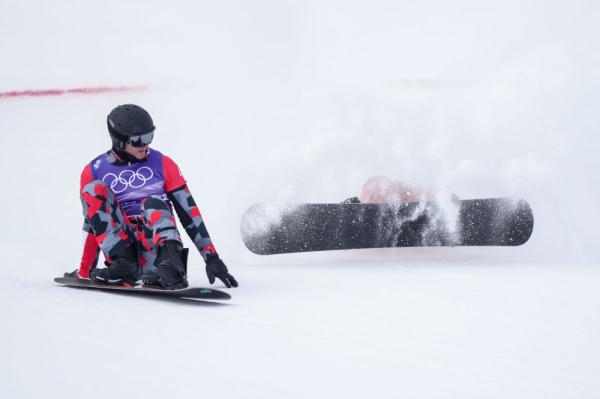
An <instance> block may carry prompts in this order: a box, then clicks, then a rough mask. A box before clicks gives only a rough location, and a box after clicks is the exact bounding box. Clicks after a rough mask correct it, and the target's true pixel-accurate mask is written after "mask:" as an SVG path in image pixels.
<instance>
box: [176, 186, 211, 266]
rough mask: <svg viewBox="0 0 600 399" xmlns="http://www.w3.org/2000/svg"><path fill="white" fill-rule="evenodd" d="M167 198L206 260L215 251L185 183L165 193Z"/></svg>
mask: <svg viewBox="0 0 600 399" xmlns="http://www.w3.org/2000/svg"><path fill="white" fill-rule="evenodd" d="M167 196H168V197H169V200H171V202H172V203H173V206H174V208H175V212H176V213H177V216H178V217H179V220H180V221H181V224H182V225H183V227H184V228H185V231H186V233H187V234H188V236H189V237H190V239H191V240H192V241H193V242H194V245H195V246H196V248H198V251H200V254H201V255H202V258H204V260H205V261H206V259H207V258H208V257H210V256H211V255H216V254H217V251H216V249H215V247H214V245H213V243H212V240H211V238H210V235H209V234H208V230H207V229H206V225H205V224H204V220H203V219H202V215H201V214H200V210H199V209H198V206H197V205H196V202H195V201H194V198H193V197H192V194H191V193H190V190H189V189H188V187H187V185H183V186H182V187H180V188H178V189H176V190H173V191H171V192H169V193H167Z"/></svg>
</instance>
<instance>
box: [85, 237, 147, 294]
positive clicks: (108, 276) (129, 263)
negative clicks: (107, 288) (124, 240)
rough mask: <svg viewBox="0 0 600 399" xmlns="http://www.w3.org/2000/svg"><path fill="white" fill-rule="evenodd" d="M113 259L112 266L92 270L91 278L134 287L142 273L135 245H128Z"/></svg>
mask: <svg viewBox="0 0 600 399" xmlns="http://www.w3.org/2000/svg"><path fill="white" fill-rule="evenodd" d="M111 260H112V263H111V264H110V266H108V267H106V268H104V269H94V270H92V271H91V272H90V279H91V280H92V281H94V282H100V283H106V284H113V285H125V286H127V285H129V286H132V287H133V286H134V285H135V283H136V282H137V281H138V279H139V278H140V275H141V274H142V268H141V267H140V265H139V263H138V256H137V251H136V248H135V246H134V245H130V246H128V247H127V248H125V249H124V250H123V251H121V252H120V253H119V254H118V255H116V256H115V257H113V259H111Z"/></svg>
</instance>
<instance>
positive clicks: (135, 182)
mask: <svg viewBox="0 0 600 399" xmlns="http://www.w3.org/2000/svg"><path fill="white" fill-rule="evenodd" d="M153 177H154V173H153V172H152V169H150V168H149V167H147V166H142V167H141V168H139V169H138V170H136V171H133V170H129V169H127V170H124V171H122V172H121V173H119V176H117V175H115V174H114V173H107V174H105V175H104V177H103V178H102V181H103V182H105V183H106V184H108V185H110V189H111V190H112V192H113V193H115V194H119V193H122V192H123V191H125V190H127V189H128V188H130V187H131V188H140V187H144V186H145V185H146V182H147V181H148V180H150V179H152V178H153Z"/></svg>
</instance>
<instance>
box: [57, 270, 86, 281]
mask: <svg viewBox="0 0 600 399" xmlns="http://www.w3.org/2000/svg"><path fill="white" fill-rule="evenodd" d="M63 277H64V278H74V279H79V280H89V279H90V278H89V277H82V276H81V275H80V274H79V269H75V270H73V271H72V272H66V273H65V274H63Z"/></svg>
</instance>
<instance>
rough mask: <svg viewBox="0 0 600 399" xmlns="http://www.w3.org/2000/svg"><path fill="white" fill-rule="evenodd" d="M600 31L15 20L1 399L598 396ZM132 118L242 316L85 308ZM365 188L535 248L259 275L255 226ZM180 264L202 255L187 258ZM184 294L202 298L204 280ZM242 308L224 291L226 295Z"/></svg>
mask: <svg viewBox="0 0 600 399" xmlns="http://www.w3.org/2000/svg"><path fill="white" fill-rule="evenodd" d="M599 11H600V6H598V4H596V3H594V2H589V1H571V2H547V1H541V0H540V1H508V2H506V1H504V2H470V1H462V0H459V1H455V2H444V1H421V2H413V1H407V0H402V1H370V2H362V1H276V0H272V1H267V0H258V1H251V2H248V1H242V0H239V1H232V0H225V1H219V2H214V1H201V2H191V1H172V2H168V3H167V2H164V1H130V2H123V1H116V0H108V1H102V2H72V1H65V0H59V1H53V2H42V1H33V0H29V1H19V2H18V1H3V2H2V3H1V4H0V37H1V39H0V55H1V57H2V66H1V69H0V70H1V77H2V79H0V91H2V92H4V91H11V90H24V89H47V88H62V89H66V88H72V87H85V86H103V85H110V86H119V85H133V86H138V85H139V86H147V90H146V91H142V92H118V93H112V94H111V93H108V94H95V95H84V94H75V95H64V96H55V97H18V98H0V145H1V147H2V149H3V155H2V157H0V166H1V167H2V170H3V171H4V172H3V190H2V195H1V196H0V207H1V208H0V209H2V210H3V211H2V220H3V229H2V233H1V239H0V251H1V253H2V261H1V262H2V266H3V267H2V270H1V272H0V320H2V322H1V325H2V327H1V328H0V386H2V392H3V394H2V396H3V397H6V398H31V397H57V398H76V397H77V398H79V397H87V398H107V397H137V396H139V395H143V397H145V398H166V397H173V398H175V397H192V396H193V397H205V396H209V395H211V396H213V395H218V396H216V397H219V398H306V397H313V398H315V397H343V398H370V397H380V398H401V397H402V398H452V397H457V398H458V397H460V398H482V397H483V398H567V397H568V398H595V397H598V396H599V395H600V380H599V379H598V374H599V372H600V343H599V342H600V340H599V330H600V313H599V312H598V309H599V308H600V291H599V290H598V285H599V282H600V268H599V265H598V263H599V262H600V252H599V250H598V245H597V243H598V231H597V226H598V224H599V222H600V216H599V213H598V204H599V203H600V189H599V187H600V174H599V173H598V170H600V169H599V167H600V160H599V159H600V158H599V157H598V154H599V153H600V140H599V139H598V131H599V123H598V112H597V104H598V103H600V94H599V93H600V90H599V89H600V87H599V86H600V52H599V51H598V48H600V43H599V39H598V38H599V37H600V32H599V28H598V25H597V20H598V17H599V15H600V13H599ZM123 103H136V104H139V105H142V106H143V107H145V108H146V109H148V110H149V111H150V113H151V114H152V116H153V118H154V121H155V124H156V126H157V131H156V136H155V137H156V138H155V142H154V143H153V146H154V147H155V148H157V149H159V150H161V151H162V152H164V153H166V154H168V155H169V156H171V157H172V158H173V159H174V160H175V161H176V162H177V163H178V164H179V166H180V167H181V169H182V171H183V173H184V175H185V177H186V179H187V181H188V183H189V186H190V188H191V190H192V192H193V194H194V196H195V198H196V200H197V202H198V204H199V206H200V208H201V210H202V212H203V216H204V218H205V221H206V223H207V226H208V229H209V231H210V233H211V235H212V237H213V240H214V242H215V245H216V246H217V249H218V251H219V253H220V254H221V257H222V258H223V259H224V260H225V262H226V263H227V265H228V266H229V268H230V271H231V272H232V273H233V274H234V275H235V276H236V278H237V279H238V281H239V282H240V287H238V288H236V289H232V290H229V292H230V293H231V295H232V296H233V299H232V300H231V301H230V302H228V303H225V304H208V303H190V302H177V301H172V300H161V299H152V298H140V297H131V296H127V295H119V294H110V293H102V292H92V291H81V290H74V289H67V288H62V287H58V286H56V285H54V283H53V282H52V278H53V277H56V276H59V275H62V273H63V272H65V271H71V270H73V269H75V268H76V267H77V266H78V263H79V256H80V248H81V242H80V230H81V224H82V220H83V218H82V214H81V205H80V202H79V196H78V189H79V175H80V173H81V170H82V169H83V167H84V165H85V164H86V163H87V162H89V161H90V160H91V159H92V158H93V157H95V156H96V155H98V154H100V153H101V152H103V151H105V150H106V149H107V148H108V145H109V138H108V134H107V131H106V119H105V118H106V115H107V114H108V112H109V111H110V109H112V108H113V107H114V106H116V105H117V104H123ZM372 176H388V177H390V178H394V179H400V180H403V181H406V182H408V183H410V184H413V185H417V186H420V187H423V188H426V189H428V190H431V191H433V192H434V193H435V194H436V195H438V196H439V197H440V198H447V197H448V196H449V195H450V194H452V193H453V194H456V195H458V196H459V197H460V198H478V197H496V196H497V197H507V196H511V197H520V198H525V199H527V201H528V202H529V203H530V204H531V206H532V208H533V211H534V214H535V228H534V232H533V236H532V238H531V240H530V241H529V242H528V243H527V244H525V245H524V246H522V247H518V248H418V249H389V250H358V251H341V252H332V253H310V254H295V255H278V256H271V257H268V256H267V257H261V256H257V255H253V254H252V253H250V252H249V251H248V250H247V249H246V248H245V247H244V245H243V243H242V241H241V238H240V233H239V227H240V217H241V215H242V214H243V212H244V211H245V210H246V209H247V208H248V207H249V206H250V205H251V204H253V203H256V202H270V201H280V202H281V201H293V202H339V201H342V200H343V199H345V198H347V197H350V196H355V195H357V194H358V192H359V190H360V188H361V186H362V184H363V183H364V182H365V181H366V180H367V179H368V178H369V177H372ZM185 239H186V245H188V246H191V242H190V241H189V239H187V237H186V238H185ZM190 270H191V276H190V280H191V283H192V284H193V285H197V286H206V285H208V282H207V280H206V276H205V273H204V267H203V262H202V260H201V257H200V255H199V254H198V253H197V252H194V253H193V254H192V256H191V259H190ZM215 286H216V287H217V288H223V286H222V284H220V283H219V284H215Z"/></svg>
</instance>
